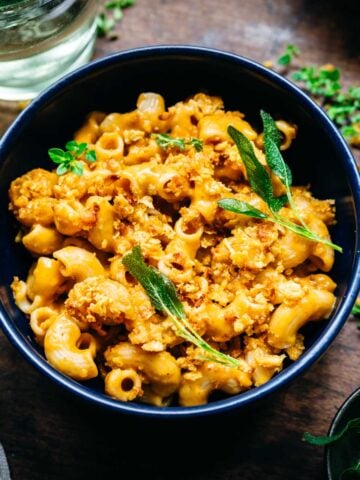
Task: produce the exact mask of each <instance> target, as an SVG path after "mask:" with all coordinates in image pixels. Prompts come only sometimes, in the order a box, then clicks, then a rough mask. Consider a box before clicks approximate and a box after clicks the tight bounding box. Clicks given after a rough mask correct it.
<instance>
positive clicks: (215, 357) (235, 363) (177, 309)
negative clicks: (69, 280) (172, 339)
mask: <svg viewBox="0 0 360 480" xmlns="http://www.w3.org/2000/svg"><path fill="white" fill-rule="evenodd" d="M122 263H123V264H124V265H125V267H126V268H127V270H128V271H129V272H130V273H131V275H132V276H133V277H134V278H136V280H138V282H139V283H140V285H141V286H142V287H143V288H144V290H145V292H146V293H147V295H148V297H149V299H150V302H151V303H152V305H153V307H154V308H155V309H156V310H158V311H160V312H163V313H165V314H166V315H168V316H169V317H170V319H171V320H172V321H173V323H174V324H175V326H176V329H177V334H178V335H179V336H181V337H182V338H183V339H184V340H186V341H188V342H191V343H193V344H194V345H196V346H197V347H199V348H201V349H202V350H203V351H204V352H205V354H204V356H201V359H203V360H208V361H212V362H217V363H221V364H223V365H226V366H228V367H233V368H239V366H241V362H240V361H239V360H237V359H236V358H234V357H231V356H230V355H226V354H224V353H222V352H219V351H218V350H216V349H215V348H213V347H211V345H209V344H208V343H207V342H205V340H204V339H203V338H202V337H201V336H200V335H199V334H198V333H197V332H196V331H195V330H194V329H193V328H192V326H191V325H190V324H189V322H188V321H187V320H186V315H185V311H184V307H183V304H182V303H181V301H180V300H179V298H178V296H177V292H176V288H175V285H174V284H173V283H172V281H171V280H170V279H169V278H167V277H166V275H164V274H163V273H161V272H160V271H159V270H157V269H156V268H154V267H152V266H148V265H147V264H146V263H145V260H144V257H143V255H142V252H141V248H140V246H136V247H134V248H133V249H132V251H131V252H130V253H128V254H127V255H125V256H124V258H123V259H122Z"/></svg>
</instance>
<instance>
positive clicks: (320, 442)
mask: <svg viewBox="0 0 360 480" xmlns="http://www.w3.org/2000/svg"><path fill="white" fill-rule="evenodd" d="M351 431H353V432H355V433H359V434H360V418H353V419H352V420H349V421H348V423H347V424H346V425H345V427H344V428H343V429H342V430H340V432H338V433H334V434H333V435H312V434H311V433H309V432H305V433H304V435H303V438H302V439H303V440H304V441H305V442H307V443H310V445H317V446H321V447H323V446H326V445H330V444H331V443H335V442H337V441H338V440H340V439H341V438H343V437H344V436H345V435H346V434H348V433H349V432H351ZM347 474H355V475H356V476H359V475H360V460H359V461H357V462H356V463H355V464H354V465H352V466H350V467H349V468H346V469H345V470H344V471H343V472H342V473H341V475H340V479H341V478H343V477H344V476H345V475H347Z"/></svg>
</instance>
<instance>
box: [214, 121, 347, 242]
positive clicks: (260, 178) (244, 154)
mask: <svg viewBox="0 0 360 480" xmlns="http://www.w3.org/2000/svg"><path fill="white" fill-rule="evenodd" d="M261 116H262V120H263V124H264V147H265V157H266V162H267V164H268V166H269V167H270V169H271V171H272V172H273V173H274V174H275V175H277V176H278V177H279V179H280V180H281V182H282V183H283V185H284V187H285V191H286V194H285V195H281V196H280V197H275V195H274V190H273V185H272V181H271V177H270V174H269V173H268V171H267V170H266V168H265V167H264V166H263V165H262V164H261V163H260V162H259V160H258V159H257V157H256V155H255V152H254V148H253V146H252V144H251V142H250V141H249V140H248V139H247V138H246V136H245V135H244V134H242V133H241V132H240V131H239V130H237V129H236V128H234V127H233V126H229V127H228V133H229V135H230V137H231V138H232V139H233V141H234V143H235V145H236V146H237V148H238V151H239V153H240V156H241V159H242V161H243V163H244V165H245V169H246V172H247V176H248V180H249V183H250V186H251V188H252V190H254V192H255V193H257V194H258V195H259V196H260V197H261V198H262V199H263V200H264V201H265V202H266V204H267V205H268V207H269V210H270V215H268V214H266V213H264V212H261V211H260V210H258V209H256V208H254V207H253V206H252V205H250V204H249V203H247V202H243V201H239V200H237V199H235V198H223V199H221V200H219V201H218V205H219V206H220V207H221V208H224V209H225V210H229V211H232V212H235V213H241V214H243V215H248V216H250V217H254V218H260V219H266V220H269V221H271V222H274V223H277V224H279V225H281V226H283V227H285V228H287V229H288V230H291V231H292V232H294V233H296V234H297V235H299V236H301V237H304V238H307V239H309V240H312V241H314V242H320V243H323V244H325V245H328V246H330V247H331V248H333V249H334V250H337V251H338V252H342V248H341V247H340V246H338V245H336V244H334V243H332V242H330V241H328V240H326V239H324V238H321V237H319V236H318V235H317V234H316V233H315V232H313V231H312V230H310V229H309V228H308V227H307V226H306V224H305V223H304V221H303V220H302V218H301V216H300V215H299V213H298V211H297V210H296V207H295V205H294V202H293V199H292V195H291V190H290V186H291V184H292V175H291V171H290V168H289V167H288V165H286V163H285V161H284V160H283V158H282V155H281V153H280V150H279V145H280V143H279V142H280V140H279V133H278V132H277V128H276V125H275V122H274V120H273V119H272V117H271V116H270V115H269V114H268V113H266V112H261ZM286 203H289V206H290V208H291V209H292V210H293V212H294V214H295V216H296V217H297V218H298V220H299V221H300V223H301V224H302V225H298V224H296V223H293V222H291V221H290V220H288V219H287V218H285V217H283V216H281V215H280V214H279V213H278V212H279V210H280V209H281V208H282V207H283V206H284V205H285V204H286Z"/></svg>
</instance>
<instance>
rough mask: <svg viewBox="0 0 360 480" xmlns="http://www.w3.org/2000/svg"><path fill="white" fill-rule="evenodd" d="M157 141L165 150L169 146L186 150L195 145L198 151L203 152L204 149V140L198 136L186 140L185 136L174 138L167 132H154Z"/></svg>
mask: <svg viewBox="0 0 360 480" xmlns="http://www.w3.org/2000/svg"><path fill="white" fill-rule="evenodd" d="M154 137H155V138H156V142H157V144H158V145H159V147H161V148H162V149H163V150H166V149H168V148H174V147H175V148H178V149H179V150H185V149H186V148H187V147H188V146H191V147H194V148H195V150H196V151H197V152H201V151H202V149H203V142H202V141H201V140H200V139H198V138H191V139H190V140H185V138H174V137H170V135H168V134H166V133H154Z"/></svg>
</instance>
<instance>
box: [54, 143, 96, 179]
mask: <svg viewBox="0 0 360 480" xmlns="http://www.w3.org/2000/svg"><path fill="white" fill-rule="evenodd" d="M48 155H49V157H50V158H51V160H52V161H53V162H54V163H56V164H57V165H58V167H57V169H56V173H57V174H58V175H64V173H66V172H72V173H74V174H75V175H79V176H81V175H82V174H83V173H84V167H83V164H82V163H81V161H79V158H80V156H82V155H83V157H84V159H85V160H87V161H88V162H90V163H93V162H96V153H95V150H90V149H89V147H88V144H87V143H85V142H83V143H78V142H76V141H75V140H71V141H70V142H67V144H66V145H65V150H63V149H62V148H50V149H49V150H48Z"/></svg>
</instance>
